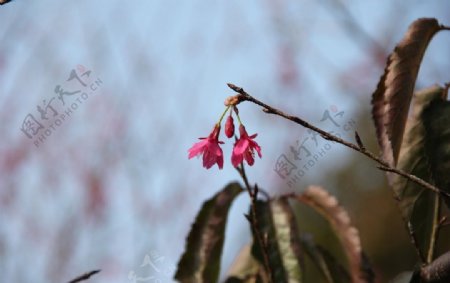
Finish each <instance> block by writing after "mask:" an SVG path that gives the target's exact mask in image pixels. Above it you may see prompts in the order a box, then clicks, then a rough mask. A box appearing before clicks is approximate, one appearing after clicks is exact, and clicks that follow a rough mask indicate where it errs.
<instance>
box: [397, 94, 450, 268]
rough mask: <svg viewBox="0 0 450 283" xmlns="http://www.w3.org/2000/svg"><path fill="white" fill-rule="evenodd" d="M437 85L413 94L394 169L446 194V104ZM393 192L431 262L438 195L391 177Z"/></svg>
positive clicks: (449, 154) (449, 177) (449, 133)
mask: <svg viewBox="0 0 450 283" xmlns="http://www.w3.org/2000/svg"><path fill="white" fill-rule="evenodd" d="M445 95H446V94H445V91H444V89H442V88H441V87H439V86H435V87H431V88H428V89H425V90H423V91H420V92H417V93H416V94H415V99H414V103H413V108H412V115H411V118H410V120H409V121H408V123H407V127H406V128H407V130H406V133H405V138H404V140H403V143H402V147H401V150H400V156H399V160H398V165H397V167H398V168H399V169H401V170H403V171H405V172H407V173H410V174H412V175H415V176H417V177H419V178H421V179H423V180H425V181H427V182H428V183H431V184H434V185H436V186H438V187H439V188H440V189H442V190H445V191H447V192H449V191H450V186H449V184H450V174H449V173H448V172H450V103H449V102H448V101H446V100H445V98H446V97H445ZM393 189H394V192H395V195H396V197H397V199H398V201H399V207H400V210H401V212H402V216H403V218H404V220H405V221H406V223H407V225H408V227H409V229H410V232H411V233H412V235H413V236H414V238H415V240H416V243H417V245H418V246H419V250H420V252H421V254H422V255H423V260H424V261H425V262H430V261H431V260H432V259H433V252H434V241H435V234H434V233H435V232H436V227H437V225H438V223H437V221H438V219H437V218H438V214H439V206H440V201H439V196H438V195H437V194H435V193H433V192H431V191H429V190H426V189H425V188H423V187H421V186H420V185H418V184H416V183H414V182H411V181H410V180H409V179H406V178H404V177H401V176H398V175H394V176H393Z"/></svg>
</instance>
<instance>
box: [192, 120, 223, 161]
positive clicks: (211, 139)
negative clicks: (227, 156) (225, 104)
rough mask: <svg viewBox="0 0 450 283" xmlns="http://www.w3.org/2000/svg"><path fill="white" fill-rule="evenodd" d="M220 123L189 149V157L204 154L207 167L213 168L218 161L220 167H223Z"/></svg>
mask: <svg viewBox="0 0 450 283" xmlns="http://www.w3.org/2000/svg"><path fill="white" fill-rule="evenodd" d="M219 133H220V125H217V124H216V125H215V126H214V129H213V130H212V132H211V133H210V134H209V136H208V137H207V138H200V139H201V141H199V142H197V143H195V144H194V145H193V146H192V147H191V148H190V149H189V150H188V151H189V159H191V158H192V157H194V156H197V155H202V154H203V167H205V168H206V169H209V168H211V167H212V166H213V165H214V164H216V163H217V166H219V169H222V168H223V152H222V148H220V145H219V144H222V143H223V142H221V141H219Z"/></svg>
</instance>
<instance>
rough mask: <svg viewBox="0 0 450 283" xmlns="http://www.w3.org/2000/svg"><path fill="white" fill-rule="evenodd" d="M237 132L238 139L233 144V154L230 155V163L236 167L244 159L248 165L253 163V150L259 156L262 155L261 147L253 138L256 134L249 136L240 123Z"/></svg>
mask: <svg viewBox="0 0 450 283" xmlns="http://www.w3.org/2000/svg"><path fill="white" fill-rule="evenodd" d="M239 133H240V137H239V140H238V141H237V142H236V143H235V144H234V148H233V154H232V155H231V163H232V164H233V166H234V167H238V166H239V164H241V163H242V161H243V160H244V159H245V160H246V161H247V163H248V165H250V166H252V165H253V164H254V163H255V158H254V156H255V150H256V152H257V153H258V156H259V158H261V157H262V155H261V147H260V146H259V145H258V144H257V143H256V142H255V141H254V140H253V139H254V138H255V137H256V136H257V134H254V135H251V136H249V135H248V134H247V131H246V130H245V127H244V126H243V125H242V124H241V125H240V126H239Z"/></svg>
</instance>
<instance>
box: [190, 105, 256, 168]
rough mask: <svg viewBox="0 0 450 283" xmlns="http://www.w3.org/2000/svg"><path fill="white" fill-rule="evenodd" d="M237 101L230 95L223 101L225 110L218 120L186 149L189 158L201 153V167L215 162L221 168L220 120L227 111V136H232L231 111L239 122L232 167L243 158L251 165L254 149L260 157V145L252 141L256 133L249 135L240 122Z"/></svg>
mask: <svg viewBox="0 0 450 283" xmlns="http://www.w3.org/2000/svg"><path fill="white" fill-rule="evenodd" d="M238 103H239V101H238V99H236V97H230V98H228V99H227V100H226V101H225V106H226V108H225V111H224V112H223V114H222V116H221V117H220V119H219V121H218V122H217V123H216V124H215V125H214V128H213V130H212V132H211V133H210V134H209V136H208V137H206V138H200V140H201V141H199V142H197V143H195V144H194V145H193V146H192V147H191V148H190V149H189V150H188V151H189V159H191V158H192V157H194V156H197V155H203V167H205V168H206V169H209V168H211V167H212V166H213V165H214V164H216V163H217V166H219V169H222V168H223V151H222V148H221V147H220V144H223V142H222V141H219V134H220V128H221V123H222V120H223V118H224V116H225V114H226V113H227V112H228V111H229V112H230V115H229V116H228V118H227V120H226V122H225V135H226V136H227V138H232V137H233V136H234V120H233V112H234V113H235V114H236V117H237V119H238V122H239V135H240V136H239V138H237V137H236V142H235V144H234V147H233V153H232V154H231V163H232V164H233V166H234V167H238V166H239V164H241V163H242V162H243V161H244V159H245V161H247V163H248V165H250V166H251V165H253V164H254V163H255V158H254V156H255V151H256V152H257V153H258V156H259V157H260V158H261V157H262V155H261V147H260V146H259V145H258V144H257V143H256V142H255V141H254V138H255V137H256V136H257V134H253V135H251V136H249V135H248V134H247V131H246V130H245V127H244V125H243V124H242V122H241V119H240V117H239V111H238V109H237V107H236V105H237V104H238Z"/></svg>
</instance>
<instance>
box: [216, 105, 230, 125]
mask: <svg viewBox="0 0 450 283" xmlns="http://www.w3.org/2000/svg"><path fill="white" fill-rule="evenodd" d="M228 109H230V106H227V107H226V108H225V111H223V113H222V116H220V119H219V122H217V125H220V124H222V120H223V117H224V116H225V114H226V113H227V111H228Z"/></svg>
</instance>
